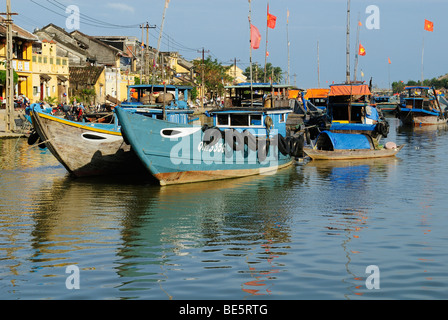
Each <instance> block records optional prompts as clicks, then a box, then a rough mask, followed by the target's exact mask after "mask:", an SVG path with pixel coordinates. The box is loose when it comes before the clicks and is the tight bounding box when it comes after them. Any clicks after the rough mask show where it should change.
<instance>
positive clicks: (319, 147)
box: [303, 131, 404, 160]
mask: <svg viewBox="0 0 448 320" xmlns="http://www.w3.org/2000/svg"><path fill="white" fill-rule="evenodd" d="M403 147H404V145H401V146H397V145H396V144H395V143H393V142H389V143H387V144H386V146H384V147H375V143H373V140H372V138H371V137H370V136H369V135H364V134H340V133H333V132H328V131H324V132H322V133H321V134H320V135H319V137H318V139H317V142H316V146H315V147H314V148H304V149H303V151H304V152H305V154H307V155H308V156H309V157H310V158H311V159H313V160H350V159H372V158H387V157H393V156H395V155H396V154H397V153H398V152H400V150H401V149H403Z"/></svg>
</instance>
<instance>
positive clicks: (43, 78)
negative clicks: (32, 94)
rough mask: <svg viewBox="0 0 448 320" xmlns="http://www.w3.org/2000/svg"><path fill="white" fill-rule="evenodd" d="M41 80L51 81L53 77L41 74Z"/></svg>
mask: <svg viewBox="0 0 448 320" xmlns="http://www.w3.org/2000/svg"><path fill="white" fill-rule="evenodd" d="M40 80H44V81H50V80H51V77H50V76H49V75H48V74H41V75H40Z"/></svg>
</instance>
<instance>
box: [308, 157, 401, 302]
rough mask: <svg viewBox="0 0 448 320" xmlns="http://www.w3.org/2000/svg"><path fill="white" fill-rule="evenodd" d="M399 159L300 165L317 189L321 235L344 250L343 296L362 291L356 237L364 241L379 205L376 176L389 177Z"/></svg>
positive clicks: (361, 247) (360, 247) (360, 245)
mask: <svg viewBox="0 0 448 320" xmlns="http://www.w3.org/2000/svg"><path fill="white" fill-rule="evenodd" d="M401 161H402V160H400V159H399V158H378V159H362V160H340V161H310V162H308V163H307V164H305V165H304V168H303V173H304V174H305V180H308V181H315V184H313V185H312V187H313V189H315V190H316V189H318V190H319V204H318V205H316V206H317V207H318V208H320V210H321V215H322V216H324V217H326V221H327V224H326V225H322V227H323V228H324V229H325V234H326V235H327V236H329V237H333V238H334V240H335V241H340V243H341V245H340V246H341V248H342V250H343V252H344V257H345V259H346V261H345V262H343V261H340V262H341V263H344V265H345V271H346V272H347V276H346V277H344V278H343V280H342V281H343V283H344V285H345V286H346V291H347V293H346V294H345V298H347V299H350V297H351V296H362V295H364V293H365V292H366V291H365V289H366V287H365V277H366V275H365V273H364V269H362V270H359V268H357V266H358V260H359V258H358V255H359V254H360V253H361V252H363V251H364V244H363V242H362V241H360V240H362V239H364V241H366V240H365V239H368V237H369V235H368V234H365V233H366V231H367V229H368V228H369V227H370V225H371V222H370V219H371V218H375V217H372V216H371V215H372V214H375V215H376V214H377V211H378V208H379V207H381V201H382V199H381V198H382V195H381V194H376V192H377V190H378V185H377V184H378V181H377V179H378V178H380V179H385V180H388V179H393V177H394V173H395V172H396V170H397V168H398V165H399V163H400V162H401ZM385 192H387V190H386V191H385ZM369 240H370V239H369ZM369 240H368V241H369ZM335 256H337V255H335ZM329 263H330V261H329ZM331 263H333V264H335V263H336V262H335V261H333V262H331ZM363 289H364V290H363Z"/></svg>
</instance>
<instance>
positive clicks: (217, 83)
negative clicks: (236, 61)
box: [193, 56, 233, 95]
mask: <svg viewBox="0 0 448 320" xmlns="http://www.w3.org/2000/svg"><path fill="white" fill-rule="evenodd" d="M193 65H194V69H195V71H196V73H197V74H199V77H198V78H197V79H198V83H199V84H200V85H202V70H204V86H205V90H206V92H209V93H210V92H214V93H217V94H218V95H222V94H223V93H224V84H225V83H229V82H232V80H233V78H232V77H231V76H230V75H229V74H228V73H227V72H228V70H229V69H230V68H231V67H230V66H223V65H222V64H221V63H219V62H218V60H216V59H215V60H212V58H211V57H210V56H209V57H207V59H205V60H204V63H202V60H194V61H193Z"/></svg>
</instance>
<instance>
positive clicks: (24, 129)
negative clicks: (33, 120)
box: [0, 109, 30, 139]
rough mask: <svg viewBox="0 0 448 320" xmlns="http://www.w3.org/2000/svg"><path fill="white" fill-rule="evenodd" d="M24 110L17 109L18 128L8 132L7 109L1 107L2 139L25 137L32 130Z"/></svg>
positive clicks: (0, 126) (0, 133)
mask: <svg viewBox="0 0 448 320" xmlns="http://www.w3.org/2000/svg"><path fill="white" fill-rule="evenodd" d="M24 114H25V111H24V110H15V115H14V120H15V122H16V129H15V131H14V132H6V122H5V116H6V111H5V109H0V139H13V138H25V137H26V135H27V133H28V132H29V130H30V126H29V125H27V124H26V120H25V118H24Z"/></svg>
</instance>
